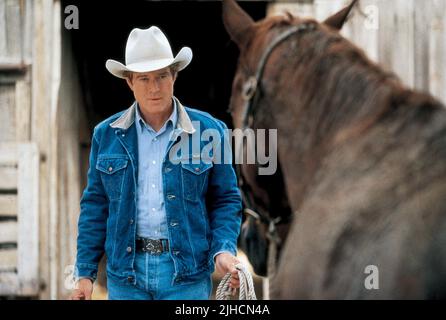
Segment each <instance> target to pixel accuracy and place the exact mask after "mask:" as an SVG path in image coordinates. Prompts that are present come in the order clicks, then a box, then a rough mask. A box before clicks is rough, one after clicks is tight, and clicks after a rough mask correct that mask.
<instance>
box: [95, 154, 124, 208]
mask: <svg viewBox="0 0 446 320" xmlns="http://www.w3.org/2000/svg"><path fill="white" fill-rule="evenodd" d="M128 163H129V158H128V156H127V155H98V160H97V163H96V169H97V170H99V171H100V173H101V180H102V184H103V186H104V189H105V192H106V193H107V196H108V198H109V199H110V200H116V199H119V198H120V197H121V193H122V188H123V184H124V176H125V172H126V169H127V166H128Z"/></svg>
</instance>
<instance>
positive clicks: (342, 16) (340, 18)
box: [324, 0, 358, 30]
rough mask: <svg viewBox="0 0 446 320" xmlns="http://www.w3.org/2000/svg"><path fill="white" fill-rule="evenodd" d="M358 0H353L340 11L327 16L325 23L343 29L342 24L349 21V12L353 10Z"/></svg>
mask: <svg viewBox="0 0 446 320" xmlns="http://www.w3.org/2000/svg"><path fill="white" fill-rule="evenodd" d="M356 2H358V0H353V1H352V3H351V4H350V5H348V6H347V7H345V8H344V9H342V10H341V11H339V12H338V13H336V14H334V15H332V16H331V17H329V18H327V19H326V20H325V21H324V24H326V25H328V26H330V27H332V28H334V29H338V30H341V28H342V26H343V25H344V23H345V22H346V21H347V18H348V14H349V13H350V11H351V10H352V8H353V7H354V5H355V4H356Z"/></svg>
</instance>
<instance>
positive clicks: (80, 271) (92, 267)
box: [74, 263, 98, 282]
mask: <svg viewBox="0 0 446 320" xmlns="http://www.w3.org/2000/svg"><path fill="white" fill-rule="evenodd" d="M97 276H98V266H97V265H96V264H91V263H76V268H75V271H74V279H75V281H76V282H77V281H79V280H80V279H83V278H88V279H91V280H92V281H93V282H94V281H95V280H96V278H97Z"/></svg>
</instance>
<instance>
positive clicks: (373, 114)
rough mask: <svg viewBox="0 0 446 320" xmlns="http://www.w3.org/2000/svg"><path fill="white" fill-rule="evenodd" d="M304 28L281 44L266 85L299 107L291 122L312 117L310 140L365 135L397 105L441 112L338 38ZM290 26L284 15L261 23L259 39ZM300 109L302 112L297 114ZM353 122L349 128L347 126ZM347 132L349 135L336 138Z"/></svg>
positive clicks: (322, 29)
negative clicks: (332, 135)
mask: <svg viewBox="0 0 446 320" xmlns="http://www.w3.org/2000/svg"><path fill="white" fill-rule="evenodd" d="M299 23H302V21H300V22H299ZM303 23H314V24H315V25H316V28H315V29H313V30H308V31H304V32H303V33H302V34H300V35H299V36H296V37H293V38H292V39H290V40H289V41H288V43H287V44H284V47H286V48H287V49H281V50H278V51H279V52H280V57H279V58H278V59H279V60H278V61H279V62H280V63H275V64H274V65H276V66H277V69H278V71H277V73H275V74H276V76H277V78H276V79H272V81H270V83H271V84H273V86H274V88H272V90H273V91H275V92H284V91H283V88H287V89H286V90H287V91H288V92H291V93H292V95H293V96H294V101H288V102H289V103H294V104H298V106H296V108H295V110H294V111H295V112H296V113H297V114H296V117H297V116H298V113H300V112H307V113H308V112H310V113H311V117H306V120H307V121H313V123H308V124H307V127H309V128H314V130H316V131H317V132H314V133H315V138H317V136H321V135H324V136H327V134H329V133H330V132H332V133H336V134H338V135H337V138H338V139H340V140H344V139H345V138H347V137H348V136H351V135H357V134H359V133H360V132H362V131H364V130H366V129H367V128H369V127H370V126H371V125H372V124H374V123H375V122H376V121H378V120H379V119H380V118H382V117H383V116H385V115H386V114H389V113H391V112H393V111H394V109H395V108H397V107H399V106H401V105H410V106H420V107H427V108H428V109H436V108H438V107H441V104H440V103H439V102H437V101H435V100H434V99H433V98H432V97H430V96H429V95H427V94H422V93H418V92H415V91H413V90H410V89H409V88H407V87H405V86H404V85H403V84H402V82H401V81H400V80H399V79H398V77H397V76H396V75H395V74H394V73H392V72H388V71H386V70H384V69H383V68H382V67H380V66H379V65H378V64H376V63H374V62H372V61H371V60H370V59H369V58H368V57H367V56H366V55H365V53H364V52H363V50H361V49H360V48H358V47H357V46H356V45H354V44H353V43H351V42H350V41H349V40H347V39H345V38H344V37H342V36H341V35H340V34H339V33H338V32H336V31H334V30H332V29H331V28H329V27H328V26H326V25H324V24H320V23H317V22H316V21H314V20H305V21H304V22H303ZM293 24H296V21H295V20H294V19H293V18H292V16H291V15H289V14H288V15H287V16H285V17H274V18H271V19H266V20H264V23H262V25H260V26H259V29H260V31H258V34H262V33H263V34H266V32H268V31H270V30H272V29H274V28H278V29H282V28H286V27H287V26H290V25H293ZM283 62H286V63H283ZM272 64H273V63H272ZM281 88H282V91H280V90H281ZM283 99H287V95H284V98H283ZM288 99H289V96H288ZM303 107H304V108H305V110H302V109H300V108H303ZM424 111H427V110H426V109H424ZM353 120H355V121H354V123H355V124H354V126H353V127H352V126H348V125H349V124H351V123H353ZM347 127H348V130H341V131H342V132H339V129H341V128H342V129H344V128H347ZM312 142H313V143H316V142H317V141H312Z"/></svg>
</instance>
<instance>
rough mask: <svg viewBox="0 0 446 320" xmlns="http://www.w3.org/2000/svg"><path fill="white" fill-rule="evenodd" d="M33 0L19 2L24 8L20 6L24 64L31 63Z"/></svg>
mask: <svg viewBox="0 0 446 320" xmlns="http://www.w3.org/2000/svg"><path fill="white" fill-rule="evenodd" d="M33 1H34V0H25V2H23V1H21V2H20V4H21V5H22V3H23V6H24V8H22V12H24V13H23V19H22V23H23V37H22V48H23V51H22V61H23V63H24V64H26V65H31V63H32V54H33V52H32V48H33V37H32V23H33V11H32V8H33V4H32V2H33Z"/></svg>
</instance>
